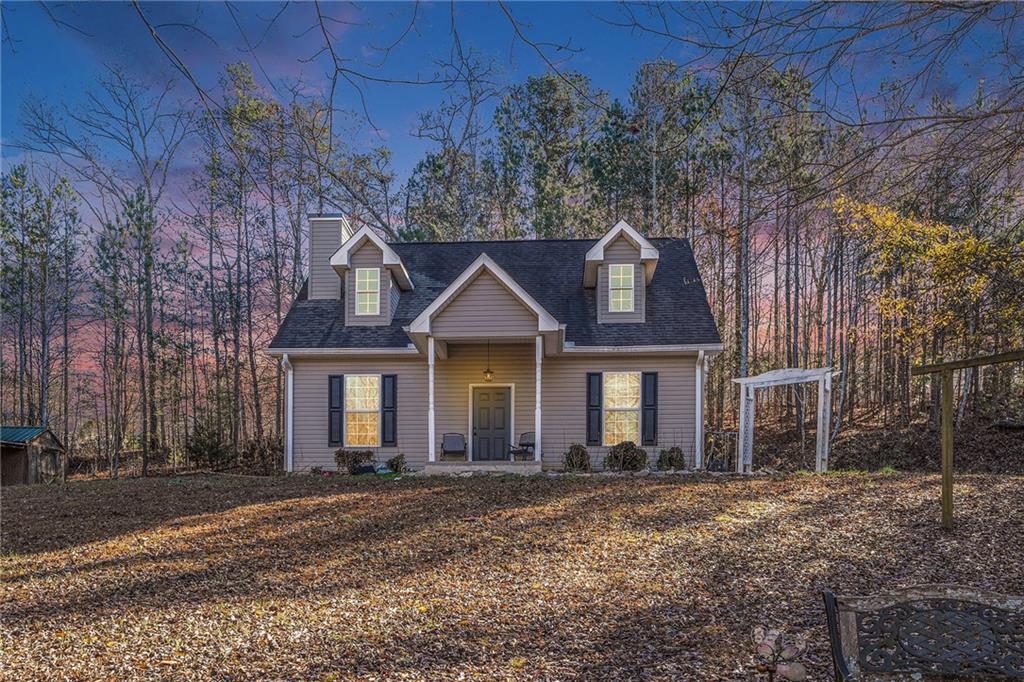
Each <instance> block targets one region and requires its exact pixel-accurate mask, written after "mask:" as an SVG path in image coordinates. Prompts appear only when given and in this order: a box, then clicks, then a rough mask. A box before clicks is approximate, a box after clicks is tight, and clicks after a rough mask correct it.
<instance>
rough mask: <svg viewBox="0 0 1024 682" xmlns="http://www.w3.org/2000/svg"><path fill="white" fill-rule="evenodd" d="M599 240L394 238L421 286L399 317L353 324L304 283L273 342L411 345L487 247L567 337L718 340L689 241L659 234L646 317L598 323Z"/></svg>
mask: <svg viewBox="0 0 1024 682" xmlns="http://www.w3.org/2000/svg"><path fill="white" fill-rule="evenodd" d="M596 241H597V240H594V239H587V240H524V241H504V242H500V241H499V242H443V243H441V242H418V243H406V244H391V248H393V249H394V250H395V252H396V253H398V255H399V256H400V257H401V258H402V261H403V262H404V263H405V267H406V269H407V270H408V271H409V275H410V277H411V278H412V281H413V285H414V286H415V289H414V290H413V291H403V292H402V296H401V300H400V301H399V304H398V308H397V310H396V311H395V316H394V321H393V322H392V324H391V325H389V326H386V327H385V326H381V327H346V326H345V314H344V309H343V307H342V302H341V301H331V300H313V301H310V300H307V299H306V296H305V287H303V291H302V292H300V294H299V298H298V299H297V300H296V301H295V302H294V303H293V304H292V308H291V310H290V311H289V312H288V316H287V317H286V318H285V320H284V322H283V323H282V324H281V328H280V329H279V330H278V332H277V335H276V336H275V337H274V340H273V341H272V342H271V344H270V347H271V348H390V347H405V346H406V345H407V344H408V343H409V337H408V336H407V335H406V333H405V332H404V331H402V327H404V326H407V325H408V324H409V323H410V322H411V321H412V320H413V319H414V318H415V317H416V316H417V315H418V314H419V313H420V312H422V311H423V309H424V308H426V307H427V306H428V305H429V304H430V302H431V301H433V300H434V298H436V297H437V295H438V294H440V293H441V292H442V291H443V290H444V289H445V288H446V287H447V286H448V285H449V284H450V283H451V282H452V281H453V280H455V278H456V277H458V276H459V274H460V273H461V272H462V271H463V270H465V269H466V267H468V266H469V265H470V263H472V262H473V261H474V260H475V259H476V258H477V257H478V256H479V255H480V254H481V253H486V254H487V255H489V256H490V257H491V258H493V259H494V261H495V262H497V263H498V265H500V266H501V267H502V268H504V269H505V270H506V271H507V272H508V273H509V274H510V275H512V277H514V278H515V280H516V281H517V282H519V284H520V285H521V286H522V287H523V288H524V289H526V291H527V292H529V293H530V295H531V296H533V297H534V298H535V299H536V300H537V302H539V303H540V304H541V305H542V306H544V308H545V309H546V310H547V311H548V312H550V313H551V314H552V315H554V316H555V318H556V319H558V321H559V322H560V323H563V324H565V325H566V330H565V339H566V341H571V342H574V343H575V344H576V345H577V346H658V345H668V344H717V343H720V342H721V341H720V338H719V336H718V329H717V328H716V326H715V320H714V318H713V317H712V314H711V308H710V307H709V306H708V301H707V296H706V295H705V293H704V285H703V284H702V283H701V280H700V273H699V272H698V271H697V264H696V263H695V262H694V259H693V252H692V251H691V249H690V244H689V242H687V241H686V240H685V239H652V240H650V241H651V243H652V244H654V246H655V247H657V249H658V251H659V260H658V267H657V269H656V270H655V273H654V277H653V279H652V280H651V283H650V284H649V285H648V287H647V312H646V318H647V321H646V322H644V323H642V324H598V323H597V313H596V310H597V307H596V301H595V298H596V295H597V294H596V290H595V289H586V288H584V287H583V262H584V257H585V256H586V253H587V251H588V250H590V247H592V246H593V245H594V244H595V243H596Z"/></svg>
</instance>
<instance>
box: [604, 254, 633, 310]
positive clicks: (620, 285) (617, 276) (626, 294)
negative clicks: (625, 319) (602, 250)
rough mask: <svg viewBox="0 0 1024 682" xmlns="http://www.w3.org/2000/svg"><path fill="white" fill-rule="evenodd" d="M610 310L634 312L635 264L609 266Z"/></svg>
mask: <svg viewBox="0 0 1024 682" xmlns="http://www.w3.org/2000/svg"><path fill="white" fill-rule="evenodd" d="M608 312H610V313H631V312H633V264H632V263H626V264H616V265H609V266H608Z"/></svg>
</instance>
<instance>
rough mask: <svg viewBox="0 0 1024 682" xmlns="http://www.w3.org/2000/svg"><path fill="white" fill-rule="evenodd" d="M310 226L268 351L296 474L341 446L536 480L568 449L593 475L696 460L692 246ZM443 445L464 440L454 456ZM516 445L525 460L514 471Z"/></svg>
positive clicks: (333, 218) (697, 366) (698, 339)
mask: <svg viewBox="0 0 1024 682" xmlns="http://www.w3.org/2000/svg"><path fill="white" fill-rule="evenodd" d="M309 222H310V238H309V263H310V266H309V267H310V271H309V277H308V279H307V281H306V284H305V286H304V287H303V289H302V291H301V292H300V294H299V296H298V299H297V300H296V301H295V302H294V304H293V305H292V308H291V310H290V311H289V312H288V315H287V317H286V318H285V320H284V322H283V323H282V324H281V327H280V329H279V330H278V332H277V335H276V336H275V337H274V339H273V341H272V342H271V344H270V347H269V349H268V352H269V353H270V354H271V355H272V356H275V357H278V358H280V361H281V363H282V365H283V367H284V369H285V376H286V408H285V409H286V415H285V461H286V467H287V469H288V470H289V471H300V470H304V469H309V468H311V467H322V468H324V469H330V468H334V452H335V451H336V450H338V449H339V448H350V449H371V450H373V452H374V453H375V457H376V458H377V460H378V461H384V460H386V459H387V458H389V457H392V456H394V455H396V454H398V453H403V454H404V455H405V457H406V462H407V464H408V465H409V466H410V467H411V468H413V469H418V468H423V467H427V468H428V469H430V470H435V471H436V470H443V469H444V468H446V467H447V468H451V467H455V468H459V469H464V468H470V467H472V468H482V469H492V470H517V471H539V470H540V469H541V468H542V467H544V468H559V467H561V466H562V456H563V453H564V452H565V450H566V449H567V448H568V447H569V445H570V444H572V443H577V442H578V443H583V444H585V445H586V446H587V448H588V450H589V452H590V455H591V460H592V461H593V462H594V463H595V464H596V465H598V466H600V462H601V460H602V458H603V456H604V454H605V453H606V451H607V449H608V447H610V446H611V445H615V444H616V443H619V442H621V441H626V440H632V441H635V442H636V443H638V444H640V445H642V446H643V447H644V448H645V449H647V450H648V452H649V453H650V454H651V455H652V456H654V455H656V453H657V451H658V450H659V449H661V448H668V447H672V446H678V447H680V448H682V449H683V450H684V452H685V454H686V456H687V457H688V458H689V461H690V462H692V463H693V464H695V465H699V464H700V462H701V457H702V452H701V447H702V441H703V430H702V425H703V391H704V376H705V374H706V371H707V362H708V359H709V358H710V357H711V356H712V355H713V354H716V353H719V352H721V350H722V344H721V340H720V339H719V336H718V331H717V329H716V327H715V322H714V319H713V317H712V314H711V309H710V307H709V306H708V302H707V297H706V295H705V292H704V287H703V285H702V283H701V280H700V274H699V273H698V271H697V266H696V263H695V262H694V258H693V253H692V251H691V249H690V245H689V243H688V242H687V241H686V240H682V239H646V238H645V237H644V236H643V235H641V234H640V233H639V232H638V231H637V230H635V229H634V228H632V227H630V226H629V225H628V224H626V223H625V222H619V223H618V224H617V225H615V226H614V227H612V228H611V229H610V230H608V232H607V233H606V234H605V235H604V236H603V237H601V238H600V239H586V240H575V239H559V240H528V241H494V242H473V241H464V242H455V243H387V242H385V241H384V240H383V239H381V238H380V237H379V236H378V235H377V234H376V233H374V232H373V231H372V230H370V229H369V228H366V227H363V228H361V229H359V230H356V231H353V230H352V229H351V228H350V227H349V224H348V222H347V221H346V220H345V219H344V218H343V217H342V216H339V215H317V216H311V217H310V220H309ZM444 434H460V435H461V436H462V437H463V438H464V439H465V442H466V447H465V453H464V454H461V453H460V454H458V455H455V456H454V459H455V461H454V462H452V461H449V460H451V459H453V457H452V456H451V454H450V453H444V452H442V441H443V438H444ZM524 434H528V435H526V437H525V438H523V436H524ZM521 440H526V441H529V440H532V441H534V443H535V444H534V446H533V447H532V449H531V450H530V451H529V452H528V453H527V459H528V461H526V462H522V461H510V460H511V458H510V456H509V447H510V445H515V444H517V443H519V442H520V441H521ZM446 455H447V456H446Z"/></svg>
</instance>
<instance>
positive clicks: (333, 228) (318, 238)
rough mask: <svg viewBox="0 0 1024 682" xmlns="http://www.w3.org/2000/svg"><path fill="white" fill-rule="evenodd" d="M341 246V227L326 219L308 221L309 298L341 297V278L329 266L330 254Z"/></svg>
mask: <svg viewBox="0 0 1024 682" xmlns="http://www.w3.org/2000/svg"><path fill="white" fill-rule="evenodd" d="M340 246H341V227H340V226H339V225H338V223H336V222H333V221H326V220H311V221H310V223H309V289H308V290H307V294H308V296H309V298H310V299H317V298H333V299H335V300H337V299H339V298H341V278H340V277H338V273H337V272H335V271H334V268H332V267H331V256H333V255H334V252H335V251H337V250H338V248H339V247H340Z"/></svg>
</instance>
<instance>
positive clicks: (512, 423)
mask: <svg viewBox="0 0 1024 682" xmlns="http://www.w3.org/2000/svg"><path fill="white" fill-rule="evenodd" d="M475 388H508V389H510V391H509V397H508V400H509V403H510V405H509V417H508V430H509V435H508V437H509V441H508V442H509V445H511V444H512V441H513V439H514V438H515V437H516V385H515V384H496V383H493V382H490V383H486V384H470V385H469V408H468V409H467V410H466V413H467V415H468V420H467V424H468V427H469V429H468V430H467V431H466V433H467V435H468V436H469V437H468V438H467V439H466V440H467V441H469V442H468V443H467V444H466V461H468V462H472V461H473V389H475Z"/></svg>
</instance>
